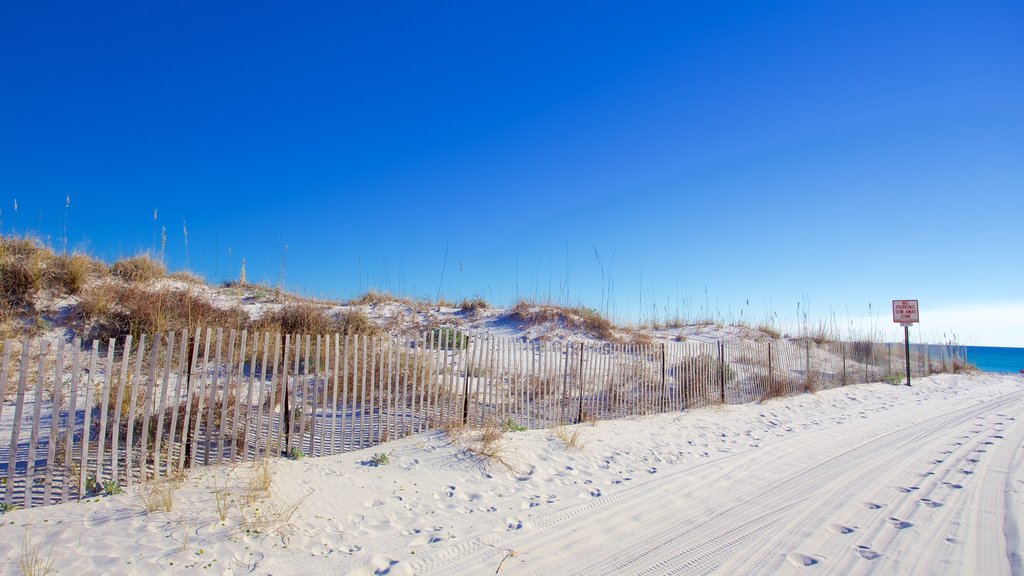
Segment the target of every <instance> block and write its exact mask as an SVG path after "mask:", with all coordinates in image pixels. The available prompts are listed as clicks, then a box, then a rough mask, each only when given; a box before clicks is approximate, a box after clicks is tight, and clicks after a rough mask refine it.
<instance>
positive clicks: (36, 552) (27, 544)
mask: <svg viewBox="0 0 1024 576" xmlns="http://www.w3.org/2000/svg"><path fill="white" fill-rule="evenodd" d="M53 546H54V545H51V546H50V551H49V553H47V554H46V556H43V551H42V549H41V548H40V546H39V544H36V543H34V542H32V538H30V537H29V534H28V529H27V528H26V529H25V538H24V539H23V540H22V541H21V556H20V557H19V558H18V567H19V568H21V574H22V576H43V575H45V574H50V573H52V572H53V563H54V562H55V561H56V560H57V558H56V557H55V556H54V555H53Z"/></svg>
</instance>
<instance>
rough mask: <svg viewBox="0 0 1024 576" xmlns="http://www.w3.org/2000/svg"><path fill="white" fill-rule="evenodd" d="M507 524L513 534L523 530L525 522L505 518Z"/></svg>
mask: <svg viewBox="0 0 1024 576" xmlns="http://www.w3.org/2000/svg"><path fill="white" fill-rule="evenodd" d="M505 522H506V523H507V524H508V527H507V528H508V531H509V532H511V531H513V530H522V529H523V521H522V520H520V519H519V518H505Z"/></svg>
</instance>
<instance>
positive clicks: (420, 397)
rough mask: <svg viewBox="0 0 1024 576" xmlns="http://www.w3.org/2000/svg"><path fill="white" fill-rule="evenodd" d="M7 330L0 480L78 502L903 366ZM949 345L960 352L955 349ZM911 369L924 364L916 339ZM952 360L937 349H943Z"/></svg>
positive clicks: (648, 347)
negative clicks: (173, 481) (136, 488)
mask: <svg viewBox="0 0 1024 576" xmlns="http://www.w3.org/2000/svg"><path fill="white" fill-rule="evenodd" d="M53 348H54V347H53V346H52V345H51V344H50V343H48V342H46V341H43V340H36V341H31V340H24V341H10V340H9V341H7V342H5V343H4V347H3V359H2V367H0V370H2V375H0V399H3V402H2V403H0V478H2V481H0V482H2V484H0V494H2V496H3V502H4V503H6V504H7V505H18V506H26V507H29V506H40V505H47V504H51V503H56V502H64V501H68V500H75V499H81V498H84V497H87V496H90V495H93V494H96V493H99V492H101V491H103V490H104V486H105V485H107V486H109V485H110V483H113V482H116V483H117V484H118V485H119V486H131V485H132V484H133V483H138V482H145V481H148V480H151V479H154V478H159V477H167V476H176V475H179V474H181V473H182V471H183V470H184V469H186V468H189V467H194V466H199V465H207V464H215V463H221V462H245V461H253V460H256V459H259V458H264V457H278V456H288V455H290V456H293V457H295V456H300V455H304V456H327V455H331V454H338V453H341V452H347V451H351V450H359V449H363V448H367V447H371V446H375V445H377V444H380V443H383V442H387V441H388V440H392V439H396V438H399V437H402V436H406V435H408V434H412V433H418V432H423V431H427V430H431V429H437V428H442V427H444V426H446V425H448V424H450V423H453V422H463V423H466V424H469V425H474V426H480V425H483V424H484V423H485V422H487V421H488V420H492V421H494V422H496V423H503V422H509V421H511V422H514V423H516V424H517V425H520V426H526V427H529V428H546V427H551V426H555V425H558V424H564V423H574V422H580V421H593V420H604V419H611V418H622V417H625V416H630V415H642V414H653V413H658V412H666V411H680V410H685V409H689V408H696V407H701V406H708V405H712V404H717V403H745V402H751V401H756V400H762V399H766V398H770V397H775V396H784V395H789V394H799V393H803V392H804V391H807V390H818V389H824V388H831V387H835V386H842V385H846V384H852V383H859V382H871V381H878V380H881V379H882V378H883V377H885V376H886V375H902V374H903V370H904V369H903V366H904V360H903V347H902V344H900V345H891V344H878V343H868V342H854V343H850V342H846V343H826V344H820V345H819V344H815V343H813V342H811V341H810V340H764V341H760V342H750V341H747V342H730V343H723V342H717V343H704V342H680V343H671V344H612V343H606V342H593V341H584V342H580V341H568V342H562V341H544V340H527V339H525V338H521V337H520V338H506V337H496V336H493V335H489V334H466V335H464V334H462V333H459V332H455V331H454V330H449V329H442V330H436V331H433V332H431V333H428V334H423V335H418V336H415V337H406V336H383V337H367V336H365V335H339V334H331V335H316V336H314V335H288V334H286V335H283V336H282V335H281V334H270V333H264V334H249V333H248V332H246V331H242V332H240V333H239V332H235V331H233V330H232V331H229V332H227V333H225V331H224V330H222V329H212V328H207V329H197V330H194V331H192V332H189V331H182V332H180V333H174V332H170V333H166V334H157V335H152V336H149V337H147V336H146V335H142V336H141V337H139V338H137V339H136V338H133V337H132V336H125V337H124V338H122V339H119V340H115V339H110V340H109V341H107V342H100V341H98V340H93V341H92V342H91V343H83V342H82V341H81V340H80V339H79V338H75V339H74V341H72V342H70V343H65V342H63V341H61V342H58V343H57V344H56V349H55V350H54V349H53ZM954 354H956V352H954ZM913 356H914V358H913V368H912V370H913V372H914V374H927V373H929V372H931V371H933V370H934V367H933V366H931V365H930V363H931V362H932V359H931V358H930V357H929V355H928V354H927V349H926V348H924V347H923V346H922V345H915V350H914V355H913ZM942 363H943V365H945V360H943V361H942Z"/></svg>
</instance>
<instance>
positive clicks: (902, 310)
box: [892, 300, 921, 386]
mask: <svg viewBox="0 0 1024 576" xmlns="http://www.w3.org/2000/svg"><path fill="white" fill-rule="evenodd" d="M918 312H919V311H918V306H917V300H893V301H892V321H893V322H896V323H898V324H899V325H900V326H903V345H904V350H905V352H906V358H907V386H910V326H911V325H913V324H915V323H917V322H920V321H921V320H920V314H919V313H918Z"/></svg>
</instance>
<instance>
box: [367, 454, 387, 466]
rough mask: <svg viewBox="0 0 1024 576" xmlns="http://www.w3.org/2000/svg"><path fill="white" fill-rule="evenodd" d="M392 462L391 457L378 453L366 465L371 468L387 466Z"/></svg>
mask: <svg viewBox="0 0 1024 576" xmlns="http://www.w3.org/2000/svg"><path fill="white" fill-rule="evenodd" d="M390 461H391V458H390V456H388V454H386V453H384V452H377V453H376V454H374V455H373V456H370V459H369V460H367V461H366V463H367V464H368V465H370V466H386V465H387V464H388V462H390Z"/></svg>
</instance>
